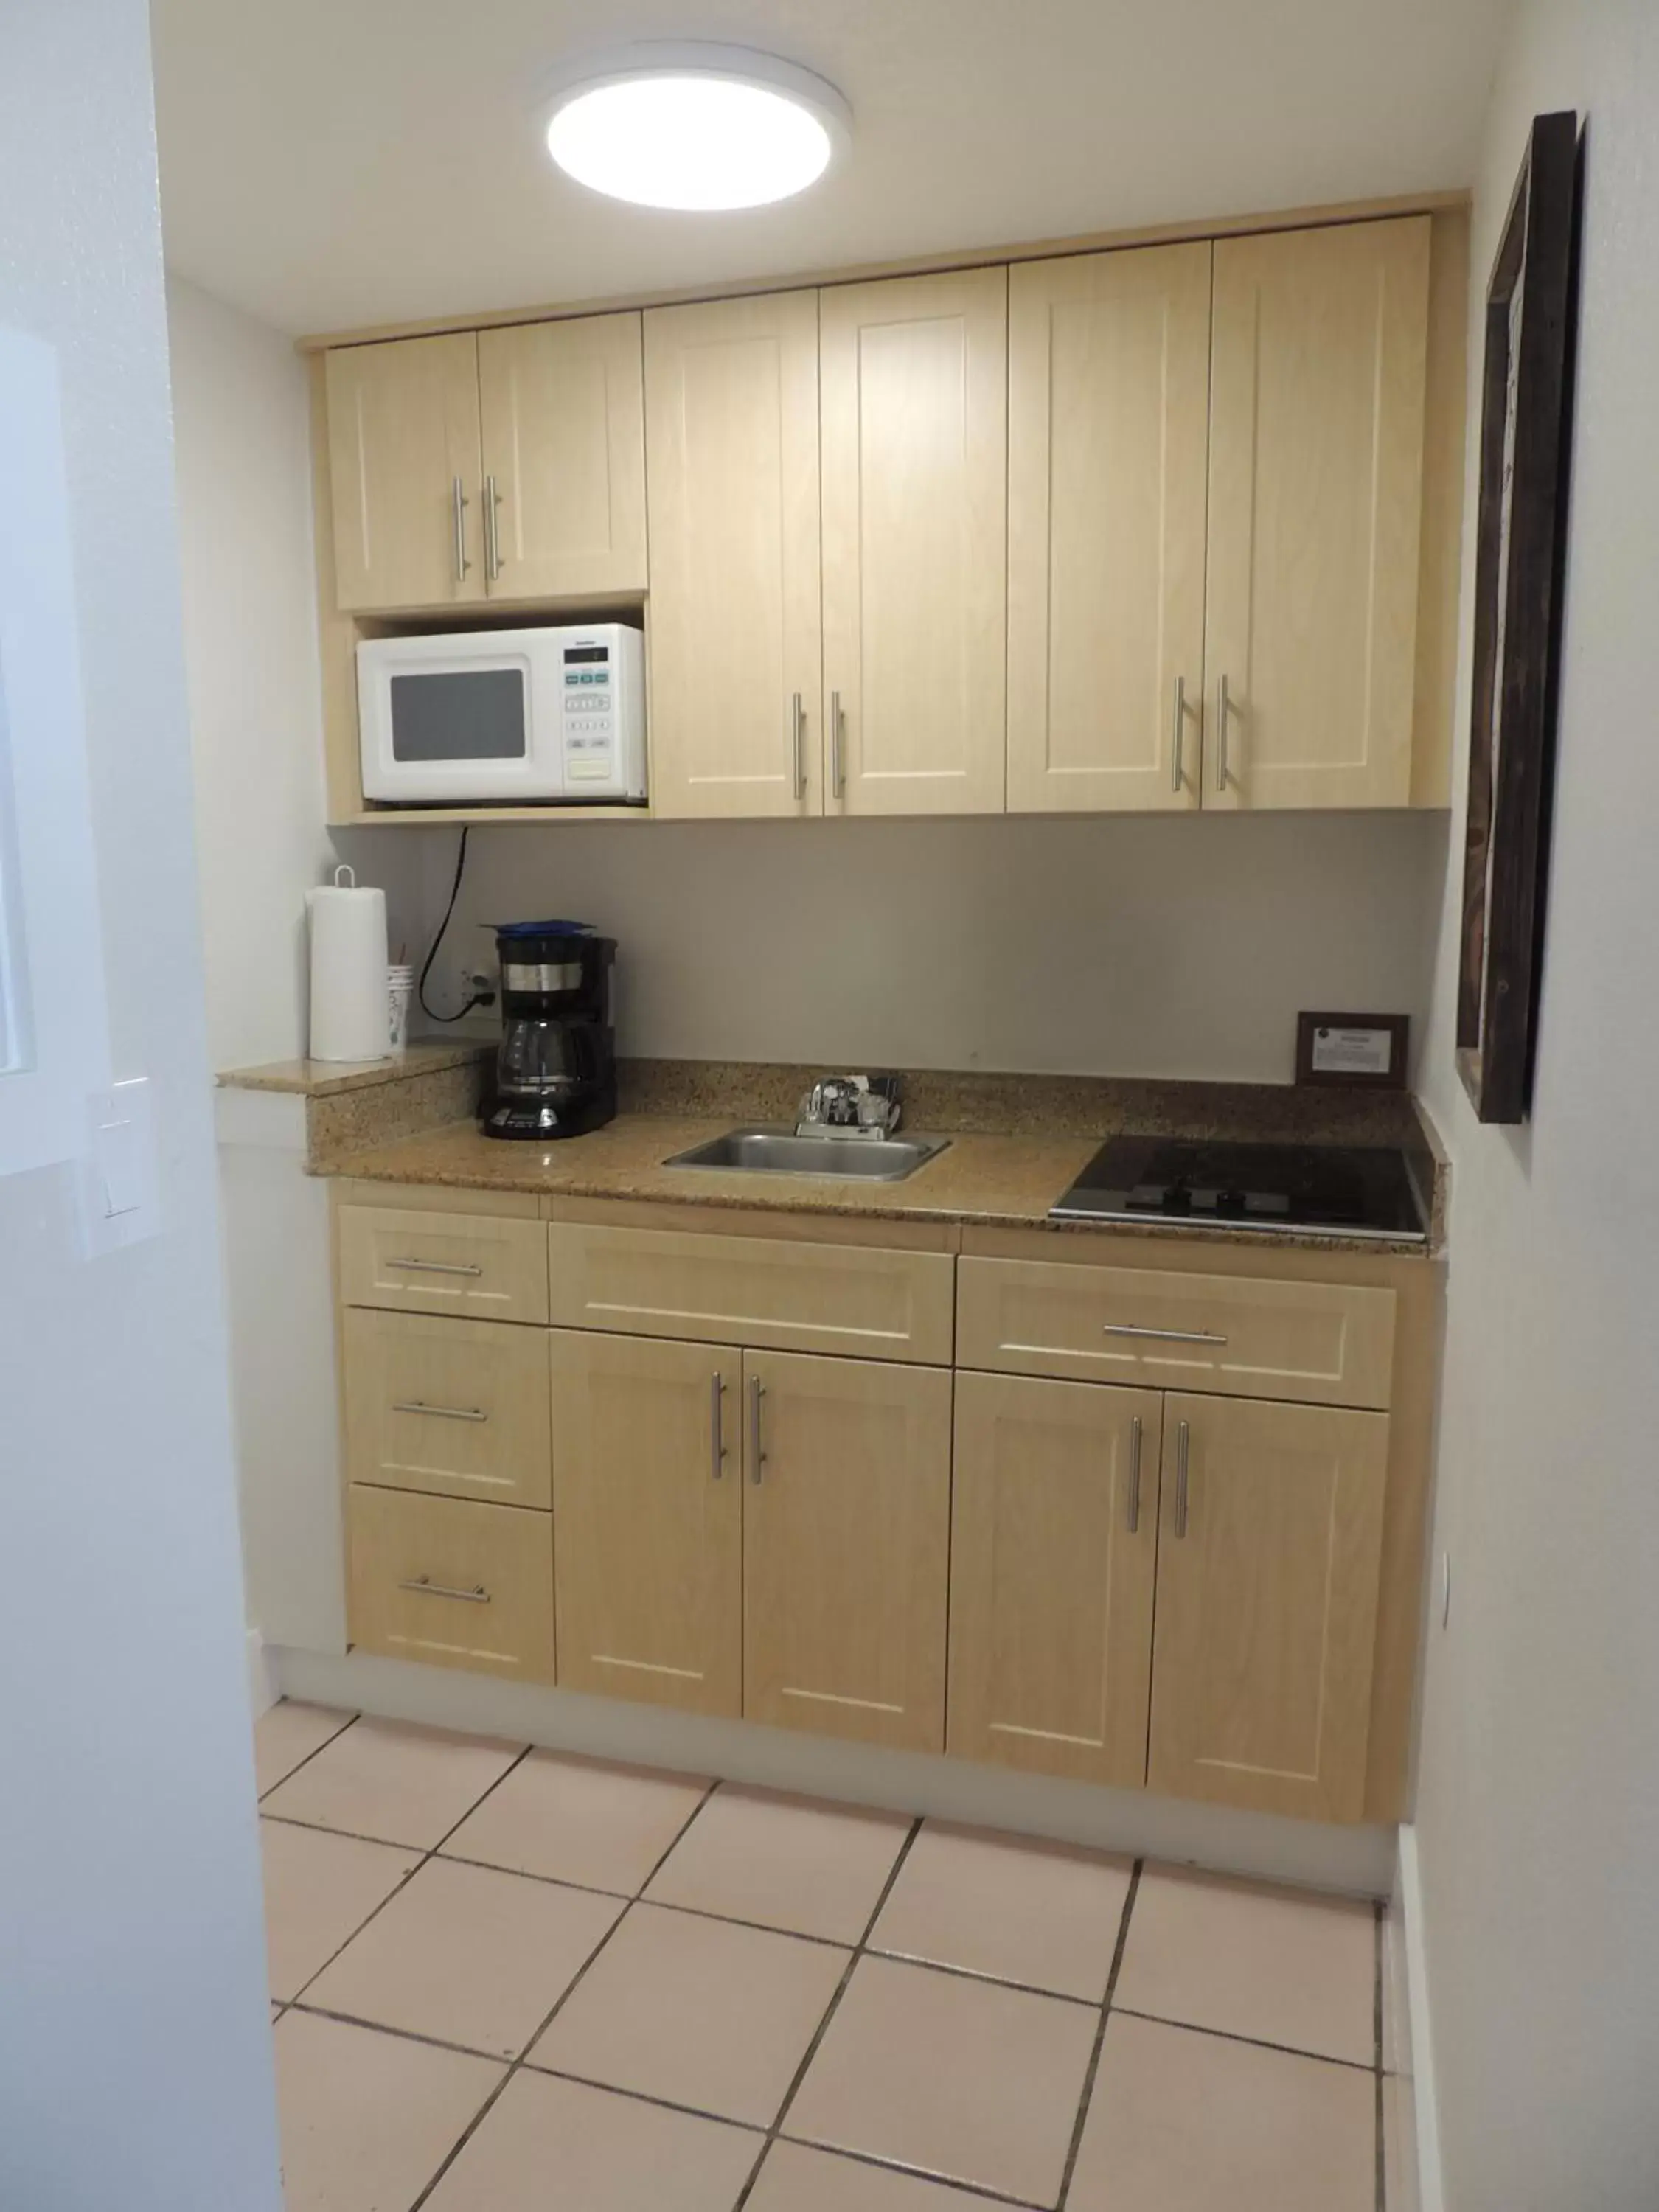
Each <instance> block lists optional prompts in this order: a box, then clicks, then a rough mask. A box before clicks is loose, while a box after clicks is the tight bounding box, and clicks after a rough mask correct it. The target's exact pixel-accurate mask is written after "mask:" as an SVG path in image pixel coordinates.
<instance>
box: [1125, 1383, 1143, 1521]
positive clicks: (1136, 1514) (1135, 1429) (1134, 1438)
mask: <svg viewBox="0 0 1659 2212" xmlns="http://www.w3.org/2000/svg"><path fill="white" fill-rule="evenodd" d="M1126 1525H1127V1528H1128V1531H1129V1534H1131V1535H1132V1536H1133V1534H1134V1533H1135V1531H1136V1530H1137V1529H1138V1528H1139V1526H1140V1416H1139V1413H1137V1414H1136V1415H1135V1417H1134V1419H1133V1420H1132V1421H1131V1422H1130V1424H1129V1512H1128V1518H1127V1523H1126Z"/></svg>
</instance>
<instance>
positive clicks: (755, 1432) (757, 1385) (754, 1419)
mask: <svg viewBox="0 0 1659 2212" xmlns="http://www.w3.org/2000/svg"><path fill="white" fill-rule="evenodd" d="M765 1395H766V1393H765V1391H764V1390H763V1389H762V1388H761V1379H760V1376H758V1375H751V1376H750V1378H749V1442H750V1448H751V1449H752V1451H753V1454H754V1457H753V1460H752V1462H751V1472H750V1477H749V1480H750V1482H753V1483H758V1482H759V1480H760V1479H761V1469H762V1468H763V1467H764V1466H765V1465H766V1449H765V1447H764V1445H763V1443H761V1401H762V1399H763V1398H764V1397H765Z"/></svg>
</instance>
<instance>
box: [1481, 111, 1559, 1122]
mask: <svg viewBox="0 0 1659 2212" xmlns="http://www.w3.org/2000/svg"><path fill="white" fill-rule="evenodd" d="M1581 143H1582V142H1581V139H1580V135H1579V130H1578V118H1577V115H1576V114H1575V113H1574V112H1572V111H1571V110H1567V111H1565V112H1562V113H1559V114H1555V115H1541V116H1538V117H1536V118H1534V122H1533V125H1532V131H1531V134H1530V136H1529V137H1528V143H1527V156H1526V160H1525V161H1523V162H1522V166H1521V174H1520V176H1519V178H1518V179H1516V187H1515V194H1514V197H1513V198H1512V199H1511V201H1510V210H1509V215H1508V217H1507V219H1506V221H1505V222H1504V234H1503V238H1502V240H1501V241H1500V243H1499V245H1498V254H1497V258H1496V259H1495V260H1494V262H1493V264H1492V279H1491V282H1490V283H1488V285H1487V287H1486V349H1485V357H1484V369H1483V374H1482V379H1481V405H1480V505H1479V508H1478V511H1477V515H1476V524H1475V570H1474V687H1473V696H1472V699H1471V702H1470V726H1469V787H1468V823H1467V829H1466V834H1465V839H1464V853H1463V911H1462V949H1461V959H1460V967H1459V979H1458V994H1457V1065H1458V1072H1459V1073H1460V1074H1461V1075H1462V1079H1463V1085H1464V1088H1465V1089H1466V1090H1467V1091H1468V1094H1469V1097H1471V1098H1472V1099H1473V1100H1474V1106H1475V1110H1476V1112H1477V1113H1478V1114H1479V1115H1480V1119H1481V1120H1482V1121H1524V1120H1525V1119H1526V1117H1527V1113H1528V1108H1529V1106H1530V1103H1531V1097H1532V1074H1533V1059H1534V1042H1535V1037H1534V1032H1535V1028H1536V1021H1537V1012H1538V987H1539V980H1540V975H1541V963H1542V952H1543V932H1544V908H1545V894H1546V890H1547V877H1548V869H1549V841H1550V809H1551V799H1552V793H1553V786H1554V770H1555V725H1556V707H1557V693H1558V690H1559V662H1560V644H1561V604H1562V593H1563V584H1564V568H1565V549H1566V516H1567V471H1568V465H1569V459H1570V454H1571V442H1572V383H1573V356H1574V350H1575V340H1576V336H1577V331H1576V322H1577V259H1578V209H1579V198H1580V184H1581V161H1582V151H1581Z"/></svg>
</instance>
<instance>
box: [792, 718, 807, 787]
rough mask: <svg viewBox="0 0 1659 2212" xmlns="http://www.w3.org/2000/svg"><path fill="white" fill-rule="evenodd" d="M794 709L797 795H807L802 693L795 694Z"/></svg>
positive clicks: (793, 725)
mask: <svg viewBox="0 0 1659 2212" xmlns="http://www.w3.org/2000/svg"><path fill="white" fill-rule="evenodd" d="M794 700H795V703H794V709H793V719H792V720H791V724H790V728H791V732H792V733H793V741H794V747H795V796H796V798H797V799H805V796H806V710H805V708H804V707H803V706H802V705H801V702H800V693H799V691H797V692H796V693H795V695H794Z"/></svg>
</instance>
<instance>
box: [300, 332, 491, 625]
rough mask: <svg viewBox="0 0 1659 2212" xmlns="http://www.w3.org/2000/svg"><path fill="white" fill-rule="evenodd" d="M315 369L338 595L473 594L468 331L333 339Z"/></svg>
mask: <svg viewBox="0 0 1659 2212" xmlns="http://www.w3.org/2000/svg"><path fill="white" fill-rule="evenodd" d="M325 377H326V380H327V392H328V464H329V483H330V486H331V497H332V501H333V518H332V519H333V525H334V565H335V572H336V588H337V597H338V600H339V604H340V606H341V607H342V608H343V609H346V610H351V611H372V610H374V609H376V608H390V607H441V606H449V605H466V604H468V603H469V602H471V601H473V600H477V599H483V596H484V560H483V516H482V512H481V507H480V499H481V489H482V487H481V482H480V479H481V477H482V473H483V471H482V468H481V466H480V454H481V445H480V434H479V421H478V343H477V338H476V337H474V336H473V334H472V332H471V331H461V332H460V333H459V334H457V335H454V336H451V337H436V338H398V339H394V340H392V341H390V342H389V343H386V344H382V345H360V346H337V347H335V348H334V349H332V350H331V352H330V353H329V355H328V356H327V360H326V367H325Z"/></svg>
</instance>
